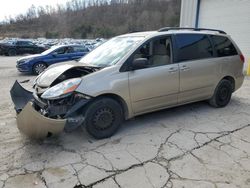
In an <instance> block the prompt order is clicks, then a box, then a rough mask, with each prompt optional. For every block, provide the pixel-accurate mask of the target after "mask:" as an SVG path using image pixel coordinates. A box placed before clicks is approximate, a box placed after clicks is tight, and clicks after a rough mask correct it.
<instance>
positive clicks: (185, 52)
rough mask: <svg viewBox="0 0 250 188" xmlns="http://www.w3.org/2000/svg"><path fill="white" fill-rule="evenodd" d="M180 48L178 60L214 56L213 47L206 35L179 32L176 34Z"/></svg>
mask: <svg viewBox="0 0 250 188" xmlns="http://www.w3.org/2000/svg"><path fill="white" fill-rule="evenodd" d="M176 44H177V48H178V53H177V61H188V60H195V59H204V58H209V57H212V56H213V49H212V46H211V44H210V41H209V39H208V37H207V36H206V35H201V34H178V35H176Z"/></svg>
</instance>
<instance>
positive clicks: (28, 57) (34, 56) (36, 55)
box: [18, 54, 42, 61]
mask: <svg viewBox="0 0 250 188" xmlns="http://www.w3.org/2000/svg"><path fill="white" fill-rule="evenodd" d="M41 56H42V55H41V54H34V55H28V56H25V57H22V58H20V59H18V61H22V60H25V59H30V58H36V57H41Z"/></svg>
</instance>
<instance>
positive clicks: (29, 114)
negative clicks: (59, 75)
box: [10, 81, 90, 139]
mask: <svg viewBox="0 0 250 188" xmlns="http://www.w3.org/2000/svg"><path fill="white" fill-rule="evenodd" d="M10 94H11V98H12V101H13V103H14V106H15V110H16V112H17V126H18V129H19V130H20V132H22V133H24V134H25V135H26V136H28V137H30V138H34V139H43V138H46V137H48V136H50V135H56V134H58V133H60V132H62V131H63V130H65V131H66V132H70V131H73V130H74V129H76V128H77V127H79V126H80V125H83V124H84V120H85V118H84V116H83V114H82V110H81V109H82V108H83V107H84V106H85V105H86V104H88V102H89V101H90V99H84V98H81V99H80V100H78V102H77V103H75V104H73V105H72V106H71V107H70V108H68V109H67V110H66V111H65V113H66V114H65V115H64V117H63V119H54V118H48V117H46V116H44V115H43V114H41V113H40V111H39V109H45V108H47V104H46V103H44V102H43V101H41V100H40V99H39V98H38V96H37V95H36V94H33V93H32V92H30V91H27V90H26V89H24V88H23V87H22V86H21V85H20V84H19V83H18V82H17V81H16V82H15V84H14V85H13V87H12V88H11V91H10ZM62 107H63V106H62ZM49 109H50V110H49V113H50V114H49V115H51V114H58V113H59V112H60V111H58V110H57V111H56V109H58V108H56V109H55V108H49ZM59 109H60V108H59ZM55 117H56V116H55Z"/></svg>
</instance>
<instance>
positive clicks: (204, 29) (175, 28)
mask: <svg viewBox="0 0 250 188" xmlns="http://www.w3.org/2000/svg"><path fill="white" fill-rule="evenodd" d="M185 29H186V30H193V31H217V32H219V33H222V34H227V33H226V32H225V31H222V30H218V29H207V28H193V27H164V28H161V29H159V30H158V32H163V31H169V30H185Z"/></svg>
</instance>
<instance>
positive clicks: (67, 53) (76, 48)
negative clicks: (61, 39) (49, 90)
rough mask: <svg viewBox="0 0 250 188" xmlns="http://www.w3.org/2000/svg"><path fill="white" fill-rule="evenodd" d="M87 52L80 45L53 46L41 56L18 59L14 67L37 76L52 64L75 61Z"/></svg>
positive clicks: (87, 50) (86, 49)
mask: <svg viewBox="0 0 250 188" xmlns="http://www.w3.org/2000/svg"><path fill="white" fill-rule="evenodd" d="M88 52H89V49H88V48H86V47H85V46H82V45H60V46H53V47H52V48H50V49H48V50H46V51H44V52H43V53H41V54H35V55H30V56H26V57H22V58H20V59H18V61H17V65H16V67H17V69H18V70H19V71H20V72H28V73H33V74H37V75H38V74H40V73H41V72H43V71H44V70H45V69H46V68H47V67H48V66H50V65H52V64H55V63H60V62H64V61H70V60H77V59H80V58H81V57H82V56H84V55H86V54H87V53H88Z"/></svg>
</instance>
